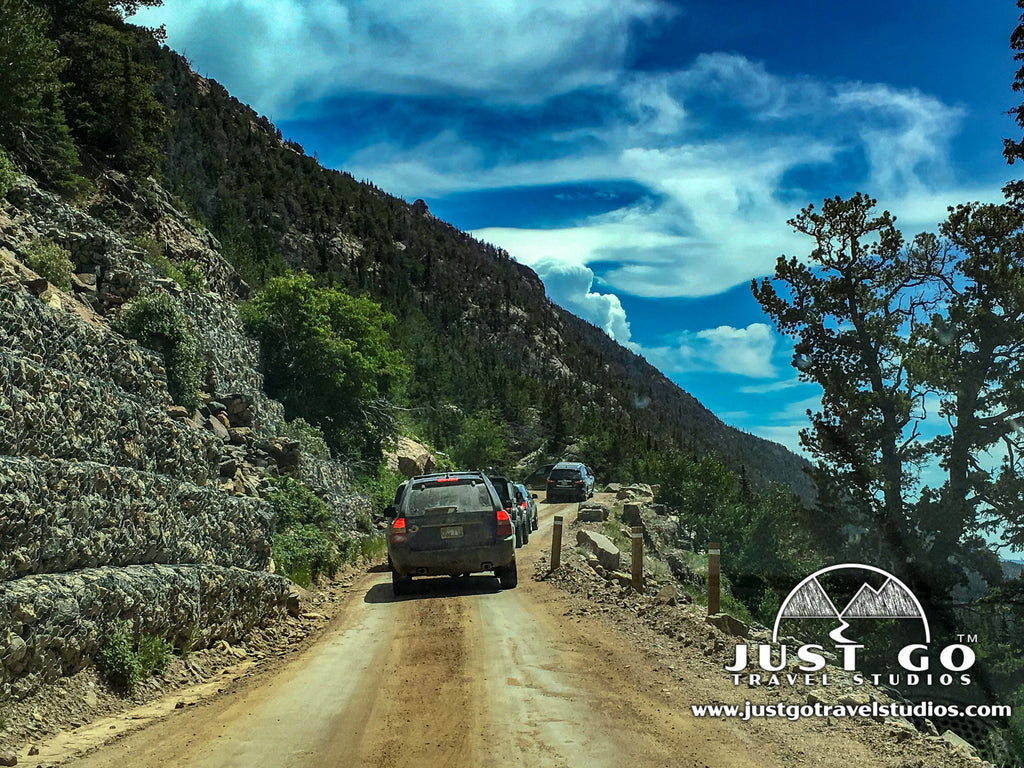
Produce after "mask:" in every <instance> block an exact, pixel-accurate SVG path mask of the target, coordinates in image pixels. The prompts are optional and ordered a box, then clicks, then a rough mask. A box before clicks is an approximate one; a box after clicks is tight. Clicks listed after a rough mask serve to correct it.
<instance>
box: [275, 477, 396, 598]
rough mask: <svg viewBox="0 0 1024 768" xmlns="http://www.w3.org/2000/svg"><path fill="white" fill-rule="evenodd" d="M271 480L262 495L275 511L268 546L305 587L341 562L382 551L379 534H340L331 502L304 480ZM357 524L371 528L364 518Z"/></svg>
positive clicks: (373, 556) (283, 567) (281, 569)
mask: <svg viewBox="0 0 1024 768" xmlns="http://www.w3.org/2000/svg"><path fill="white" fill-rule="evenodd" d="M271 482H272V483H273V485H274V490H272V491H271V492H270V493H268V494H267V497H266V498H267V501H268V502H269V503H270V506H271V509H273V511H274V515H275V523H274V537H273V542H272V546H271V549H272V552H273V557H274V564H275V566H276V567H277V571H278V572H279V573H281V574H283V575H285V576H287V577H288V578H290V579H291V580H292V581H294V582H295V583H296V584H300V585H302V586H304V587H308V586H310V585H311V584H315V583H316V582H318V581H319V580H320V579H321V578H323V577H325V576H327V577H331V576H333V575H334V574H335V573H336V572H337V570H338V568H339V567H340V566H341V564H342V563H346V562H348V563H354V562H356V561H357V560H358V559H359V558H362V559H363V560H364V561H366V560H379V559H380V558H381V557H382V556H383V553H384V549H385V542H384V537H383V536H382V535H381V534H379V533H377V532H374V533H373V535H359V534H351V533H344V534H343V533H341V531H339V529H338V525H337V523H336V522H335V519H334V515H333V514H332V513H331V508H330V507H329V506H328V505H327V503H326V502H325V501H324V500H323V499H321V498H320V497H318V496H317V495H316V494H315V493H313V492H312V491H311V490H310V489H309V488H307V487H306V486H305V485H303V484H302V483H300V482H299V481H298V480H294V479H293V478H290V477H278V478H275V479H274V480H272V481H271ZM392 492H394V491H393V489H392ZM361 527H364V528H366V529H367V530H370V529H372V525H370V521H369V520H366V521H363V525H362V526H361Z"/></svg>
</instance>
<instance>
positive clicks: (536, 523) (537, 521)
mask: <svg viewBox="0 0 1024 768" xmlns="http://www.w3.org/2000/svg"><path fill="white" fill-rule="evenodd" d="M538 528H540V521H539V520H538V519H537V516H536V515H534V516H533V530H535V531H536V530H537V529H538Z"/></svg>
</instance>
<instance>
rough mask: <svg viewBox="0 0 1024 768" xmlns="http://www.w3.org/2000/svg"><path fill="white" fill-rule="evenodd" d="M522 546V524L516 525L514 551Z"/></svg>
mask: <svg viewBox="0 0 1024 768" xmlns="http://www.w3.org/2000/svg"><path fill="white" fill-rule="evenodd" d="M521 546H523V525H522V523H519V522H517V523H516V549H519V548H520V547H521Z"/></svg>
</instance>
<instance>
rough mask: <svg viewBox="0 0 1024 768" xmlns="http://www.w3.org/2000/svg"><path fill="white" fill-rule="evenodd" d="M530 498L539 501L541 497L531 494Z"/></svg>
mask: <svg viewBox="0 0 1024 768" xmlns="http://www.w3.org/2000/svg"><path fill="white" fill-rule="evenodd" d="M530 498H531V499H539V498H540V497H539V496H538V495H537V494H536V493H531V494H530Z"/></svg>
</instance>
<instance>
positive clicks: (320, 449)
mask: <svg viewBox="0 0 1024 768" xmlns="http://www.w3.org/2000/svg"><path fill="white" fill-rule="evenodd" d="M281 435H282V436H283V437H287V438H291V439H292V440H298V441H299V444H300V445H301V446H302V450H303V452H304V453H307V454H309V455H310V456H315V457H317V458H319V459H329V458H331V449H330V448H328V447H327V441H326V440H324V433H323V430H321V429H320V427H317V426H315V425H313V424H310V423H309V422H308V421H306V420H305V419H304V418H302V417H301V416H299V417H298V418H296V419H292V420H291V421H289V422H288V423H287V424H285V425H284V427H283V428H282V429H281Z"/></svg>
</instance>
